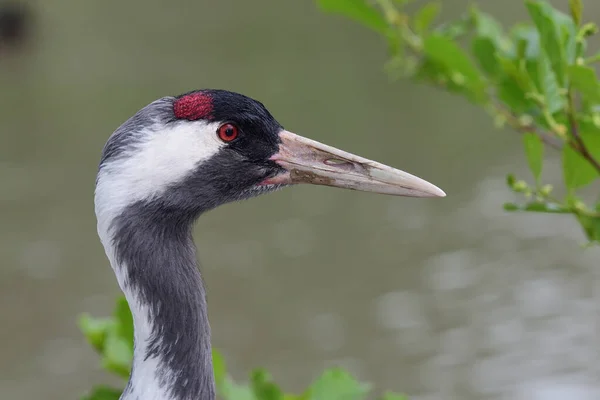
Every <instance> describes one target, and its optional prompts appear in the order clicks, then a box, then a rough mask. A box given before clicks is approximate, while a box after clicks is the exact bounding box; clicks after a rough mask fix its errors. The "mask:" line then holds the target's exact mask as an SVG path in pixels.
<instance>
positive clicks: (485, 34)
mask: <svg viewBox="0 0 600 400" xmlns="http://www.w3.org/2000/svg"><path fill="white" fill-rule="evenodd" d="M470 13H471V18H472V20H473V23H474V25H475V37H476V38H485V39H489V40H490V41H492V43H493V45H494V47H495V48H496V50H497V51H499V52H500V53H502V54H504V53H505V52H506V51H508V50H509V49H510V47H511V44H510V42H509V41H507V40H506V38H505V35H504V31H503V29H502V26H501V25H500V23H499V22H498V21H496V19H495V18H494V17H492V16H491V15H490V14H487V13H484V12H483V11H480V10H479V9H478V8H477V7H476V6H471V9H470Z"/></svg>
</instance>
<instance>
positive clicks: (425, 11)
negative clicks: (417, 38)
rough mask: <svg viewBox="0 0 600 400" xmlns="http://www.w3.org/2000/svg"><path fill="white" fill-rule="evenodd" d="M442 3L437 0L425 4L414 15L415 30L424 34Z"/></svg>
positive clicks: (437, 13)
mask: <svg viewBox="0 0 600 400" xmlns="http://www.w3.org/2000/svg"><path fill="white" fill-rule="evenodd" d="M441 8H442V5H441V3H440V2H439V1H435V2H432V3H428V4H425V5H424V6H423V7H422V8H421V9H420V10H419V11H417V13H416V14H415V16H414V19H413V21H414V25H415V32H416V33H418V34H420V35H425V34H426V33H427V32H428V31H429V28H430V27H431V24H432V23H433V21H435V19H436V18H437V16H438V15H439V14H440V10H441Z"/></svg>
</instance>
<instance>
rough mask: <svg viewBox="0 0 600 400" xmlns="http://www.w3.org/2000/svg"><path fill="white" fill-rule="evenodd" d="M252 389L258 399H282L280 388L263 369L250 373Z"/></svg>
mask: <svg viewBox="0 0 600 400" xmlns="http://www.w3.org/2000/svg"><path fill="white" fill-rule="evenodd" d="M252 391H253V392H254V395H255V396H256V397H257V398H258V399H260V400H283V393H282V392H281V389H279V387H278V386H277V385H276V384H275V383H273V381H272V379H271V376H270V375H269V374H268V373H267V372H266V371H265V370H263V369H257V370H255V371H254V372H253V373H252Z"/></svg>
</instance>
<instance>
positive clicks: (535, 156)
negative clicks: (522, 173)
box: [523, 133, 544, 184]
mask: <svg viewBox="0 0 600 400" xmlns="http://www.w3.org/2000/svg"><path fill="white" fill-rule="evenodd" d="M523 147H524V148H525V155H526V156H527V162H528V164H529V169H530V170H531V173H532V174H533V177H534V178H535V180H536V182H537V183H538V184H539V182H540V178H541V175H542V166H543V162H544V143H543V142H542V140H541V139H540V137H539V136H538V135H536V134H534V133H526V134H524V135H523Z"/></svg>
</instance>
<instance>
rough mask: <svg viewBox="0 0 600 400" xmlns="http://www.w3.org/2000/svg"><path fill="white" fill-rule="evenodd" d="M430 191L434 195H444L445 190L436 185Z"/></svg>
mask: <svg viewBox="0 0 600 400" xmlns="http://www.w3.org/2000/svg"><path fill="white" fill-rule="evenodd" d="M431 193H432V194H433V196H434V197H446V192H444V191H443V190H442V189H440V188H439V187H437V186H434V187H433V190H432V191H431Z"/></svg>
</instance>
